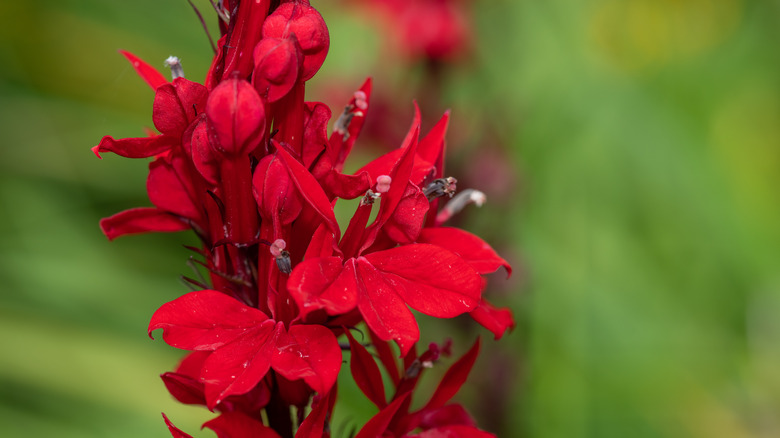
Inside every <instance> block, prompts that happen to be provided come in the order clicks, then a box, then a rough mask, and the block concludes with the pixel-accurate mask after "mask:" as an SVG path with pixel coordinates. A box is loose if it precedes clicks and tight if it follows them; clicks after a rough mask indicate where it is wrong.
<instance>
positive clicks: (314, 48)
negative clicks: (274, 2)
mask: <svg viewBox="0 0 780 438" xmlns="http://www.w3.org/2000/svg"><path fill="white" fill-rule="evenodd" d="M293 34H294V35H295V36H296V37H297V38H298V42H299V43H300V45H301V49H302V50H303V54H304V56H305V57H304V60H303V74H302V76H301V78H300V80H302V81H308V80H309V79H311V78H312V76H314V74H315V73H317V71H318V70H319V69H320V67H322V63H323V62H325V56H327V54H328V48H330V35H329V34H328V27H327V26H326V25H325V20H323V19H322V15H320V13H319V12H317V10H316V9H314V8H313V7H311V6H310V5H308V4H305V3H303V2H298V1H291V2H288V3H283V4H281V5H280V6H279V7H278V8H276V10H275V11H274V12H273V13H272V14H271V15H269V16H268V18H266V20H265V23H263V37H264V38H283V39H285V38H287V37H289V36H290V35H293Z"/></svg>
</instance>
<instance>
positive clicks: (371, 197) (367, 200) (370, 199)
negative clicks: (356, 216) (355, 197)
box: [360, 189, 379, 205]
mask: <svg viewBox="0 0 780 438" xmlns="http://www.w3.org/2000/svg"><path fill="white" fill-rule="evenodd" d="M377 198H379V193H375V192H374V191H373V190H371V189H368V191H367V192H366V195H365V196H363V199H361V200H360V205H371V204H373V203H374V201H376V200H377Z"/></svg>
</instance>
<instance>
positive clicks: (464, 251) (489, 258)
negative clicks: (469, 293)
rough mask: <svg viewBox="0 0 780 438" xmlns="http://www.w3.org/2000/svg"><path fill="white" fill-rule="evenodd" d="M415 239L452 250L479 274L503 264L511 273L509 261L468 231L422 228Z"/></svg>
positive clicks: (488, 272)
mask: <svg viewBox="0 0 780 438" xmlns="http://www.w3.org/2000/svg"><path fill="white" fill-rule="evenodd" d="M417 241H418V242H420V243H430V244H433V245H436V246H440V247H442V248H446V249H448V250H450V251H452V252H454V253H455V254H457V255H459V256H461V257H462V258H463V259H464V260H465V261H466V262H468V264H470V265H471V266H472V267H473V268H474V269H476V270H477V272H479V273H480V274H490V273H493V272H496V271H497V270H498V269H499V268H500V267H501V266H503V267H504V268H505V269H506V271H507V273H508V275H507V276H509V275H512V267H511V266H510V265H509V262H507V261H506V260H504V259H503V258H501V257H500V256H499V255H498V254H497V253H496V251H495V250H494V249H493V248H491V247H490V245H488V243H487V242H485V241H484V240H482V239H481V238H479V237H477V236H475V235H474V234H471V233H469V232H468V231H464V230H461V229H459V228H452V227H437V228H424V229H423V230H422V232H421V233H420V236H419V237H418V238H417Z"/></svg>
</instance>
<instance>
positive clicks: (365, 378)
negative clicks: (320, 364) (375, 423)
mask: <svg viewBox="0 0 780 438" xmlns="http://www.w3.org/2000/svg"><path fill="white" fill-rule="evenodd" d="M344 333H345V334H346V335H347V339H349V349H350V351H352V358H351V359H350V362H349V369H350V371H351V372H352V378H353V379H355V383H357V386H358V388H360V390H361V391H363V394H365V395H366V397H368V399H369V400H371V402H372V403H374V404H375V405H376V406H377V407H378V408H379V409H382V408H384V407H385V406H387V401H386V399H385V385H384V383H383V382H382V374H381V373H380V372H379V367H378V366H377V365H376V362H375V361H374V356H372V355H371V353H369V352H368V350H366V347H364V346H363V345H361V344H360V343H359V342H357V341H355V338H353V337H352V333H350V332H349V330H347V329H344Z"/></svg>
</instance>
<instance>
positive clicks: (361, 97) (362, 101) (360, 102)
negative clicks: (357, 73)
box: [353, 90, 368, 110]
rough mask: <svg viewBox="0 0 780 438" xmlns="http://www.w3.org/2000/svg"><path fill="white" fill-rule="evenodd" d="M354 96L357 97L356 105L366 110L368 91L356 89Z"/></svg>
mask: <svg viewBox="0 0 780 438" xmlns="http://www.w3.org/2000/svg"><path fill="white" fill-rule="evenodd" d="M353 97H354V98H355V106H356V107H358V108H360V109H362V110H365V109H366V108H368V102H366V99H367V96H366V93H364V92H363V91H360V90H358V91H355V94H354V95H353Z"/></svg>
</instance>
